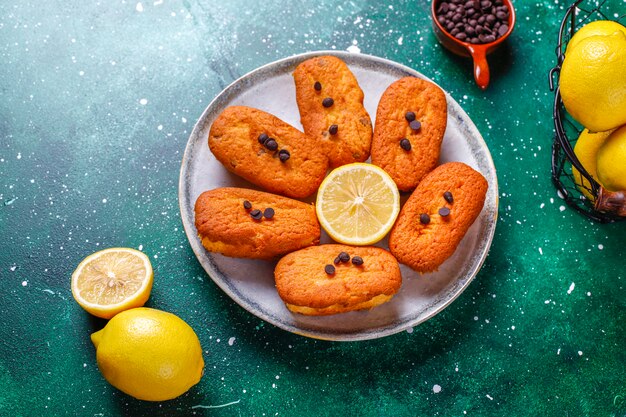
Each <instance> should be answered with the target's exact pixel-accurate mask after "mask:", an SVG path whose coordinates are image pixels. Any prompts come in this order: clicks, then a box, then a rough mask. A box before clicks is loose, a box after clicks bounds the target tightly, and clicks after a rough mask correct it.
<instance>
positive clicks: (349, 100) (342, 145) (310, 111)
mask: <svg viewBox="0 0 626 417" xmlns="http://www.w3.org/2000/svg"><path fill="white" fill-rule="evenodd" d="M293 77H294V80H295V83H296V101H297V103H298V109H299V110H300V119H301V120H300V121H301V122H302V126H303V127H304V132H305V133H306V134H307V135H310V136H311V137H312V138H314V140H315V141H316V143H317V144H319V145H320V146H323V149H324V152H325V153H326V155H327V156H328V158H329V160H330V165H331V167H333V168H336V167H338V166H340V165H345V164H350V163H352V162H364V161H365V160H366V159H367V158H369V156H370V146H371V142H372V121H371V120H370V116H369V114H368V113H367V111H366V110H365V107H363V91H362V90H361V87H359V83H358V82H357V80H356V78H355V77H354V75H353V74H352V72H351V71H350V69H349V68H348V66H347V65H346V64H345V63H344V62H343V61H342V60H341V59H339V58H336V57H333V56H320V57H316V58H311V59H308V60H306V61H304V62H302V63H301V64H300V65H298V67H297V68H296V70H295V71H294V73H293Z"/></svg>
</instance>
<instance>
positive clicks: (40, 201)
mask: <svg viewBox="0 0 626 417" xmlns="http://www.w3.org/2000/svg"><path fill="white" fill-rule="evenodd" d="M224 3H228V4H224ZM515 6H516V9H517V13H518V25H517V26H516V29H515V32H514V33H513V34H512V36H511V38H510V40H509V42H508V43H507V44H506V46H505V47H504V48H503V49H501V50H500V51H498V52H497V53H496V54H494V55H492V56H490V62H491V67H492V83H491V86H490V88H489V89H488V90H487V91H485V92H483V91H480V90H479V89H478V88H477V87H476V86H475V85H474V83H473V80H472V77H471V66H470V63H469V61H467V60H465V59H461V58H457V57H454V56H452V55H451V54H450V53H448V52H447V51H445V50H444V49H443V48H442V47H441V46H440V45H439V44H438V43H437V42H436V40H435V38H434V35H433V33H432V30H431V28H430V17H429V4H428V2H426V1H411V2H409V1H402V0H389V1H382V2H381V1H375V0H369V1H366V0H353V1H350V2H344V1H331V0H322V1H313V0H311V1H308V0H299V1H277V0H266V1H263V2H257V1H252V2H247V1H244V0H230V1H226V0H224V1H216V0H214V1H202V0H183V1H178V0H173V1H170V0H156V1H152V0H151V1H141V2H138V1H136V0H133V1H124V0H116V1H103V2H93V1H87V2H79V1H76V0H69V1H66V2H60V1H51V2H34V1H17V0H5V1H2V2H1V3H0V415H2V416H37V415H46V416H47V415H51V416H63V415H68V416H116V415H120V416H144V415H145V416H157V415H163V416H188V415H207V416H208V415H211V416H303V415H313V416H325V415H338V416H392V415H393V416H418V415H427V416H434V415H439V416H464V415H470V416H502V415H511V416H539V415H547V416H619V417H623V416H625V415H626V324H625V319H626V309H625V307H626V291H625V288H624V285H625V281H626V280H625V277H624V274H625V273H624V267H623V265H624V259H625V258H626V249H625V246H626V245H625V243H626V223H620V224H612V225H598V224H594V223H591V222H590V221H588V220H586V219H585V218H583V217H582V216H580V215H578V214H577V213H575V212H574V211H573V210H572V209H570V208H568V207H566V206H565V205H564V203H563V201H562V200H561V199H560V198H559V197H558V196H557V194H556V192H555V190H554V187H553V186H552V184H551V182H550V156H551V150H550V148H551V142H552V136H553V128H552V122H551V106H552V100H553V95H552V93H551V92H550V91H549V89H548V78H547V77H548V76H547V73H548V70H549V69H550V68H551V67H552V66H553V65H554V62H555V55H554V49H555V46H556V36H557V31H558V24H559V22H560V20H561V17H562V15H563V13H564V8H565V7H566V6H567V3H566V2H563V1H562V0H550V1H545V2H541V1H526V0H524V1H521V0H518V1H516V2H515ZM606 8H607V10H610V14H609V16H613V15H614V14H623V13H624V12H626V2H624V1H623V0H613V1H610V2H608V4H607V7H606ZM350 47H351V49H352V50H355V49H357V48H358V50H360V51H361V52H362V53H366V54H371V55H377V56H381V57H384V58H388V59H391V60H394V61H397V62H400V63H402V64H405V65H408V66H410V67H412V68H414V69H416V70H418V71H420V72H422V73H424V74H425V75H427V76H429V77H431V78H432V79H434V80H435V81H436V82H437V83H439V84H440V85H441V86H442V87H443V88H444V89H446V90H447V91H448V92H449V93H450V94H451V95H452V97H454V98H455V99H456V100H457V101H458V102H459V103H460V104H461V105H462V106H463V108H464V109H465V110H466V112H467V113H468V114H469V116H470V117H471V118H472V119H473V120H474V122H475V124H476V125H477V127H478V129H479V130H480V131H481V133H482V134H483V136H484V138H485V141H486V142H487V144H488V146H489V148H490V150H491V153H492V155H493V159H494V162H495V165H496V168H497V170H498V180H499V185H500V208H499V220H498V227H497V230H496V235H495V238H494V241H493V246H492V249H491V252H490V255H489V257H488V259H487V261H486V263H485V265H484V267H483V268H482V270H481V271H480V273H479V274H478V276H477V278H476V279H475V281H474V282H473V283H472V284H471V285H470V286H469V287H468V289H467V290H466V291H465V292H464V293H463V294H462V295H461V296H460V297H459V298H458V299H457V301H455V302H454V303H453V304H452V305H451V306H449V307H448V308H447V309H446V310H445V311H444V312H442V313H441V314H439V315H438V316H436V317H435V318H433V319H431V320H429V321H428V322H426V323H424V324H422V325H420V326H418V327H416V328H414V329H413V330H412V331H410V332H402V333H400V334H396V335H393V336H389V337H386V338H383V339H379V340H372V341H365V342H355V343H340V342H325V341H317V340H312V339H306V338H304V337H301V336H297V335H293V334H290V333H287V332H285V331H283V330H280V329H277V328H275V327H273V326H272V325H269V324H266V323H264V322H262V321H261V320H260V319H258V318H256V317H255V316H253V315H251V314H250V313H248V312H246V311H245V310H243V309H242V308H240V307H239V306H237V305H236V304H235V303H234V302H233V301H232V300H230V298H228V297H227V296H226V295H225V294H224V293H223V292H222V291H221V290H220V289H219V288H218V287H217V286H216V285H215V284H213V282H212V281H211V279H210V278H209V277H208V276H207V275H206V274H205V272H204V270H203V269H202V268H201V267H200V265H199V263H198V262H197V261H196V258H195V256H194V254H193V253H192V251H191V249H190V247H189V245H188V242H187V239H186V236H185V233H184V230H183V227H182V223H181V220H180V216H179V210H178V200H177V186H178V174H179V168H180V162H181V158H182V154H183V151H184V148H185V145H186V142H187V139H188V137H189V134H190V132H191V129H192V127H193V125H194V123H195V121H196V120H197V118H198V117H199V116H200V114H201V113H202V111H203V110H204V108H205V107H206V105H207V104H208V103H209V102H210V100H211V99H212V98H213V97H214V96H215V95H216V94H217V93H219V92H220V91H221V90H222V88H224V87H225V86H226V85H228V84H229V83H230V82H232V81H233V80H234V79H236V78H237V77H239V76H241V75H243V74H245V73H246V72H248V71H250V70H252V69H254V68H256V67H258V66H260V65H262V64H266V63H269V62H272V61H274V60H276V59H279V58H283V57H287V56H290V55H293V54H297V53H302V52H307V51H312V50H320V49H337V50H346V49H348V48H350ZM110 246H130V247H135V248H142V250H143V251H144V252H146V253H147V254H148V255H149V256H150V257H151V260H152V263H153V266H154V268H155V283H154V289H153V291H152V296H151V298H150V300H149V302H148V306H151V307H155V308H159V309H163V310H167V311H170V312H173V313H176V314H178V315H179V316H180V317H182V318H183V319H184V320H186V321H187V322H188V323H190V324H191V325H192V327H193V328H194V329H195V330H196V332H197V333H198V335H199V337H200V341H201V343H202V346H203V348H204V350H205V352H206V353H205V356H204V358H205V362H206V372H205V376H204V377H203V379H202V380H201V382H200V383H199V384H198V385H197V386H195V387H194V388H192V389H191V390H190V391H189V392H188V393H187V394H185V395H183V396H182V397H180V398H178V399H175V400H172V401H168V402H164V403H148V402H141V401H138V400H135V399H133V398H131V397H128V396H127V395H125V394H123V393H121V392H119V391H117V390H116V389H114V388H113V387H111V386H110V385H108V383H107V382H106V381H105V380H104V379H103V378H102V376H101V374H100V372H99V371H98V369H97V365H96V361H95V351H94V348H93V346H92V345H91V342H90V340H89V334H90V333H92V332H93V331H95V330H97V329H100V328H101V327H102V326H103V325H104V323H105V322H104V321H103V320H99V319H94V318H92V317H90V316H89V315H88V314H87V313H86V312H84V311H83V310H82V309H81V308H80V307H79V306H78V305H77V304H76V303H75V302H74V301H73V299H72V296H71V292H70V288H69V280H70V275H71V272H72V271H73V270H74V268H75V267H76V266H77V265H78V263H79V262H80V261H81V260H82V259H83V258H84V257H85V256H86V255H88V254H89V253H91V252H93V251H96V250H99V249H102V248H105V247H110ZM439 388H440V391H439ZM199 406H202V407H199ZM209 406H210V407H213V408H209ZM203 407H204V408H203Z"/></svg>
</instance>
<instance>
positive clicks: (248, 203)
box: [243, 200, 252, 210]
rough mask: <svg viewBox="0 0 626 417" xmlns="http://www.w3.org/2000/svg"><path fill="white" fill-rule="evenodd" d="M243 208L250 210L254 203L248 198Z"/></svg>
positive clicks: (244, 201)
mask: <svg viewBox="0 0 626 417" xmlns="http://www.w3.org/2000/svg"><path fill="white" fill-rule="evenodd" d="M243 208H245V209H246V210H250V209H251V208H252V203H251V202H249V201H248V200H243Z"/></svg>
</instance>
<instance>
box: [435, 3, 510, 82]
mask: <svg viewBox="0 0 626 417" xmlns="http://www.w3.org/2000/svg"><path fill="white" fill-rule="evenodd" d="M442 1H443V0H433V2H432V7H431V16H432V21H433V29H434V31H435V36H437V39H438V40H439V42H440V43H441V44H442V45H443V46H444V47H445V48H446V49H448V50H450V51H451V52H453V53H455V54H457V55H460V56H465V57H471V58H472V60H473V61H474V79H475V80H476V84H478V86H479V87H480V88H481V89H482V90H485V89H486V88H487V86H488V85H489V64H488V63H487V54H490V53H491V52H493V51H495V50H496V49H498V47H499V46H500V45H502V42H504V41H505V40H506V38H508V37H509V35H510V34H511V32H513V27H514V26H515V9H514V8H513V3H511V0H502V3H503V4H505V5H506V6H507V7H508V8H509V30H508V31H507V32H506V33H505V34H504V35H502V36H501V37H499V38H498V39H496V40H495V41H494V42H490V43H482V44H472V43H469V42H463V41H460V40H458V39H457V38H455V37H454V36H452V35H450V33H448V32H447V31H446V30H445V29H444V28H443V26H441V24H440V23H439V22H438V21H437V14H436V11H437V7H438V6H439V4H440V3H441V2H442Z"/></svg>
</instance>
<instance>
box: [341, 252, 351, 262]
mask: <svg viewBox="0 0 626 417" xmlns="http://www.w3.org/2000/svg"><path fill="white" fill-rule="evenodd" d="M338 258H339V260H340V261H341V262H349V261H350V255H349V254H348V252H341V253H339V256H338Z"/></svg>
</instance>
